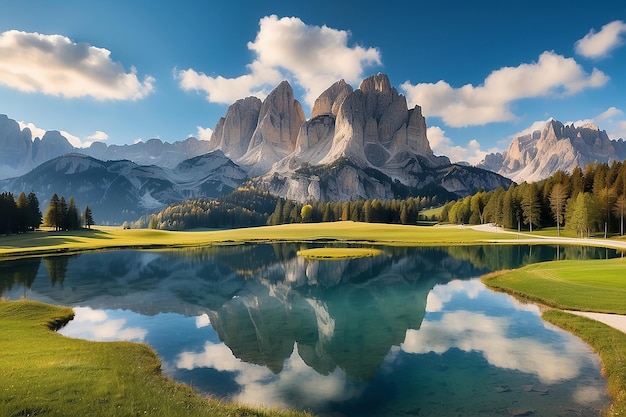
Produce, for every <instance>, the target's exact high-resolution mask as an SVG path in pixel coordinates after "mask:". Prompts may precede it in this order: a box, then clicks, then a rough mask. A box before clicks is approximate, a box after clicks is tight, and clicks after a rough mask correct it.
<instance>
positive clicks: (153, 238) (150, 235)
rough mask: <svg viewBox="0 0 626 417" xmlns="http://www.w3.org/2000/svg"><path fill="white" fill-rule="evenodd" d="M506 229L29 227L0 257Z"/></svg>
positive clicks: (414, 240)
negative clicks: (72, 229) (39, 229)
mask: <svg viewBox="0 0 626 417" xmlns="http://www.w3.org/2000/svg"><path fill="white" fill-rule="evenodd" d="M495 238H497V239H508V240H511V241H513V240H514V239H516V236H514V235H510V234H504V233H502V234H500V233H489V232H478V231H475V230H471V229H469V228H459V227H445V226H443V227H428V226H404V225H395V224H382V223H355V222H349V221H348V222H334V223H324V224H323V225H320V224H318V223H304V224H302V223H298V224H286V225H280V226H264V227H251V228H247V229H229V230H219V231H196V232H194V231H189V232H171V231H164V230H150V229H131V230H124V229H122V228H119V227H117V228H114V227H99V228H98V229H93V230H82V231H75V232H48V231H42V232H32V233H25V234H21V235H13V236H7V237H2V238H0V256H4V257H17V256H33V255H46V254H58V253H72V252H80V251H87V250H100V249H120V248H145V249H148V248H165V247H167V248H175V247H190V246H206V245H214V244H234V243H243V242H286V241H290V242H301V241H345V242H370V243H377V244H387V245H438V244H446V245H454V244H458V245H468V244H479V243H485V242H487V241H493V240H494V239H495Z"/></svg>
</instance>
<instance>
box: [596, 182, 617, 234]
mask: <svg viewBox="0 0 626 417" xmlns="http://www.w3.org/2000/svg"><path fill="white" fill-rule="evenodd" d="M595 195H596V198H597V201H598V209H599V210H600V212H601V213H602V216H603V217H604V238H605V239H606V238H607V235H608V229H609V223H610V221H611V209H612V208H613V206H614V205H615V201H616V200H617V193H616V192H615V190H614V189H613V188H607V187H603V188H601V189H600V190H599V191H598V192H597V193H595Z"/></svg>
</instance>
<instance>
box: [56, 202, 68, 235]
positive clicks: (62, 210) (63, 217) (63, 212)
mask: <svg viewBox="0 0 626 417" xmlns="http://www.w3.org/2000/svg"><path fill="white" fill-rule="evenodd" d="M57 216H58V219H57V224H58V225H59V229H61V230H67V229H68V227H67V201H65V197H64V196H61V201H60V202H59V210H58V212H57Z"/></svg>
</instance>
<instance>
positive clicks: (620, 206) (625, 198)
mask: <svg viewBox="0 0 626 417" xmlns="http://www.w3.org/2000/svg"><path fill="white" fill-rule="evenodd" d="M613 213H615V215H616V216H617V217H619V235H620V236H624V214H625V213H626V195H625V194H622V195H620V196H619V197H617V200H616V201H615V205H614V206H613Z"/></svg>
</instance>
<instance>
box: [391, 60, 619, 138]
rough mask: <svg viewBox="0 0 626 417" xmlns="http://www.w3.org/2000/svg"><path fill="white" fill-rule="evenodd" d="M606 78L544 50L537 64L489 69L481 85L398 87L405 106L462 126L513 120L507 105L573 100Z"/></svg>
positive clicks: (441, 83) (427, 84)
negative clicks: (547, 99)
mask: <svg viewBox="0 0 626 417" xmlns="http://www.w3.org/2000/svg"><path fill="white" fill-rule="evenodd" d="M608 80H609V77H608V76H607V75H606V74H604V73H603V72H602V71H600V70H598V69H595V68H594V69H593V71H592V72H591V74H588V73H587V72H585V70H584V69H583V68H582V67H581V66H580V65H579V64H578V63H577V62H576V61H575V60H574V59H572V58H566V57H563V56H561V55H558V54H556V53H554V52H548V51H546V52H544V53H542V54H541V55H540V56H539V60H538V61H537V62H533V63H530V64H528V63H523V64H520V65H519V66H517V67H504V68H500V69H498V70H495V71H493V72H492V73H491V74H489V76H487V78H485V81H484V82H483V84H482V85H479V86H474V85H471V84H466V85H464V86H462V87H460V88H455V87H453V86H451V85H450V84H448V83H447V82H445V81H443V80H441V81H439V82H437V83H420V84H417V85H413V84H411V83H410V82H409V81H406V82H404V83H403V84H402V86H401V88H402V89H403V90H404V91H405V93H406V96H407V101H408V102H409V105H410V106H414V105H416V104H419V105H420V106H422V109H424V113H426V114H425V115H426V116H436V117H441V118H442V119H443V121H444V123H445V124H447V125H448V126H452V127H465V126H471V125H484V124H487V123H492V122H505V121H511V120H514V119H515V115H514V114H513V113H512V111H511V109H510V105H511V103H513V102H515V101H516V100H520V99H525V98H536V97H565V96H571V95H573V94H575V93H578V92H579V91H581V90H583V89H586V88H595V87H601V86H603V85H605V84H606V83H607V81H608Z"/></svg>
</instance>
